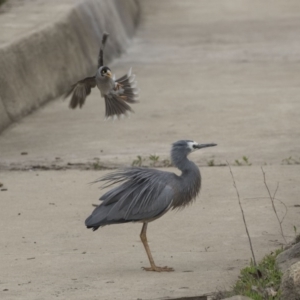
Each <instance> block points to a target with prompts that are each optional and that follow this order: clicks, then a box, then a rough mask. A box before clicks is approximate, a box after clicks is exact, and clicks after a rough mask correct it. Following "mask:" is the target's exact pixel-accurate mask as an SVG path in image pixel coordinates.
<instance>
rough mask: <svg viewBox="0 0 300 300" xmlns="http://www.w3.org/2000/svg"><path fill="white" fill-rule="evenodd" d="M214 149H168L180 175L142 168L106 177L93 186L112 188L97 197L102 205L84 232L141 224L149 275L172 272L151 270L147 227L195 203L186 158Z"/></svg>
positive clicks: (195, 182) (196, 181) (189, 145)
mask: <svg viewBox="0 0 300 300" xmlns="http://www.w3.org/2000/svg"><path fill="white" fill-rule="evenodd" d="M212 146H216V144H198V143H195V142H193V141H190V140H180V141H178V142H176V143H174V144H173V145H172V149H171V160H172V163H173V164H174V166H176V167H177V168H178V169H179V170H180V171H181V175H179V176H178V175H176V174H175V173H171V172H166V171H161V170H156V169H150V168H143V167H128V168H123V169H120V170H117V171H115V172H112V173H109V174H107V175H105V176H104V177H102V178H100V179H99V180H96V181H95V182H104V184H103V186H102V188H108V187H110V186H113V185H116V184H118V185H117V186H115V187H113V188H112V189H111V190H109V191H108V192H106V193H105V194H104V195H102V196H101V198H100V201H102V203H101V204H100V205H99V206H98V207H97V208H96V209H95V210H94V211H93V212H92V214H91V215H90V216H89V217H88V218H87V219H86V221H85V225H86V226H87V228H92V229H93V230H97V229H98V228H99V227H101V226H106V225H111V224H120V223H126V222H143V223H144V225H143V229H142V232H141V239H142V242H143V244H144V246H145V249H146V252H147V255H148V257H149V261H150V264H151V268H145V269H146V270H151V271H172V270H173V269H172V268H167V267H165V268H160V267H157V266H155V264H154V260H153V258H152V255H151V252H150V248H149V246H148V243H147V237H146V230H147V223H148V222H151V221H153V220H155V219H157V218H159V217H161V216H162V215H164V214H165V213H166V212H167V211H168V210H170V209H178V208H183V207H185V206H186V205H188V204H190V203H192V202H193V200H195V198H196V196H197V195H198V193H199V191H200V187H201V175H200V171H199V168H198V167H197V166H196V164H195V163H194V162H192V161H190V160H189V159H188V158H187V156H188V154H189V153H190V152H192V151H193V150H197V149H201V148H205V147H212Z"/></svg>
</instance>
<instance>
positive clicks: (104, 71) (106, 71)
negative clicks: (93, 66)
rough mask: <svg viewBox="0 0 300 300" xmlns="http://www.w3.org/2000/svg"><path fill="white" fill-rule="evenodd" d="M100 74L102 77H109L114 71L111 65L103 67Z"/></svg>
mask: <svg viewBox="0 0 300 300" xmlns="http://www.w3.org/2000/svg"><path fill="white" fill-rule="evenodd" d="M100 74H101V76H102V77H109V78H112V73H111V70H110V68H109V67H101V68H100Z"/></svg>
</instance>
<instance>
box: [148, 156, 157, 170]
mask: <svg viewBox="0 0 300 300" xmlns="http://www.w3.org/2000/svg"><path fill="white" fill-rule="evenodd" d="M149 160H150V166H151V167H155V166H156V164H157V163H158V161H159V156H157V155H155V154H151V155H150V156H149Z"/></svg>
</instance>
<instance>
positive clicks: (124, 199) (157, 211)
mask: <svg viewBox="0 0 300 300" xmlns="http://www.w3.org/2000/svg"><path fill="white" fill-rule="evenodd" d="M174 176H176V175H175V174H173V173H169V172H163V171H159V170H153V169H146V168H127V169H124V170H122V171H119V172H114V173H111V174H108V175H107V176H105V177H104V178H102V179H100V180H101V181H106V182H107V184H108V185H110V184H114V183H118V182H122V181H124V182H123V183H122V184H121V185H120V186H118V187H115V188H113V189H111V190H110V191H108V192H107V193H105V194H104V195H103V196H102V197H101V198H100V200H103V202H102V204H101V205H99V206H98V207H97V208H96V209H95V210H94V212H93V213H92V215H91V216H90V217H89V218H88V219H87V220H86V225H87V226H88V227H94V228H95V227H96V228H98V227H99V226H104V225H108V224H115V223H124V222H131V221H133V222H134V221H142V220H144V221H146V220H151V219H154V218H156V217H158V216H160V215H161V214H163V213H165V212H166V211H167V210H168V209H169V208H170V207H171V204H172V200H173V199H174V196H175V195H174V194H175V191H174V189H173V187H172V184H171V181H172V180H174V178H175V177H174ZM173 183H174V182H173Z"/></svg>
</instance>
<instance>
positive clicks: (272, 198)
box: [260, 167, 287, 244]
mask: <svg viewBox="0 0 300 300" xmlns="http://www.w3.org/2000/svg"><path fill="white" fill-rule="evenodd" d="M260 168H261V171H262V173H263V176H264V184H265V187H266V189H267V191H268V194H269V198H270V200H271V204H272V208H273V211H274V213H275V216H276V218H277V221H278V224H279V227H280V231H281V236H282V238H283V240H284V242H285V243H286V244H287V241H286V239H285V236H284V234H283V229H282V222H283V220H284V218H285V216H286V214H287V207H286V205H285V204H284V203H283V202H282V201H279V202H281V203H282V204H283V205H284V207H285V214H284V216H283V217H282V219H281V220H280V218H279V216H278V213H277V210H276V207H275V204H274V200H275V196H276V193H277V191H278V188H279V183H278V182H277V186H276V189H275V192H274V194H273V196H272V195H271V192H270V189H269V187H268V184H267V181H266V173H265V171H264V169H263V167H260Z"/></svg>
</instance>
